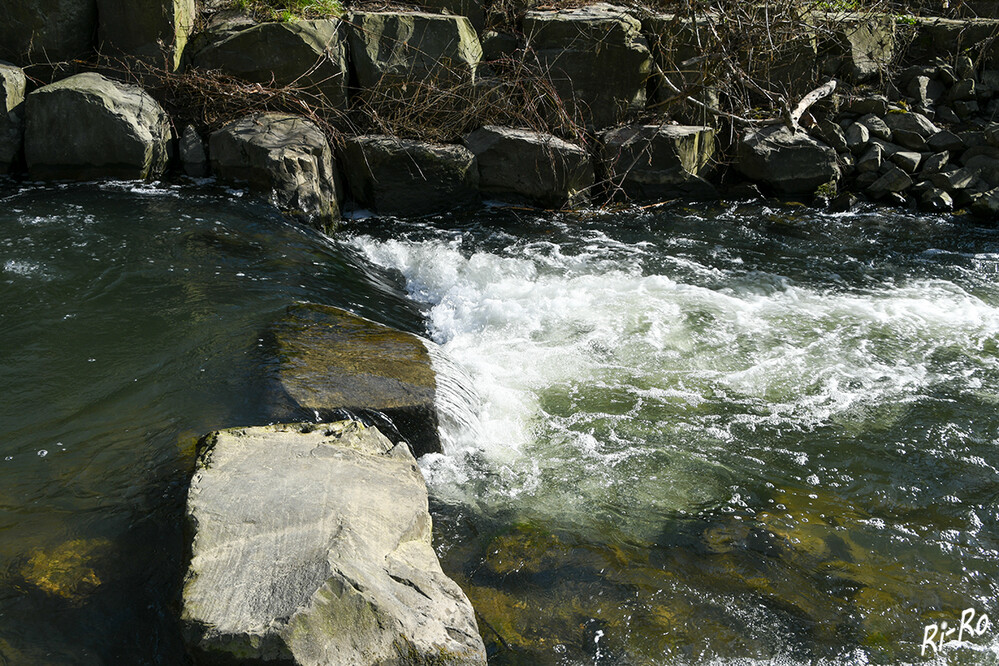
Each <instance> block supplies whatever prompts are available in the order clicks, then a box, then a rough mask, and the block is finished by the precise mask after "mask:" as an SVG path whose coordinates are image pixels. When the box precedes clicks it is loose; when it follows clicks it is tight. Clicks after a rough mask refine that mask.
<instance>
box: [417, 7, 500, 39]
mask: <svg viewBox="0 0 999 666" xmlns="http://www.w3.org/2000/svg"><path fill="white" fill-rule="evenodd" d="M417 4H418V5H419V6H420V8H421V9H425V10H427V11H430V12H443V13H445V14H453V15H454V16H464V17H465V18H467V19H468V21H469V23H471V24H472V27H473V28H475V31H476V32H478V33H481V32H482V29H483V28H485V26H486V8H485V3H484V2H483V0H419V2H418V3H417Z"/></svg>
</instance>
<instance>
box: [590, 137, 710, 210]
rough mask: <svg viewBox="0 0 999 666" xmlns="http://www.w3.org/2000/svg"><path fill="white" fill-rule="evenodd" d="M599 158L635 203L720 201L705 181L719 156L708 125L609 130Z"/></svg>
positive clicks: (612, 179) (618, 187)
mask: <svg viewBox="0 0 999 666" xmlns="http://www.w3.org/2000/svg"><path fill="white" fill-rule="evenodd" d="M601 139H602V141H603V148H602V149H601V151H600V159H601V163H602V166H603V169H604V171H605V173H606V174H607V178H608V179H609V181H610V186H611V187H612V188H614V189H615V191H618V192H623V193H624V195H625V196H627V197H628V198H630V199H633V200H636V201H652V202H655V201H662V200H664V199H669V198H674V197H687V198H690V199H695V200H697V199H715V198H717V196H718V192H717V191H716V190H715V188H714V186H713V185H711V184H710V183H709V182H707V181H706V180H705V179H704V176H705V175H706V174H707V172H708V167H709V164H708V163H709V161H710V160H711V157H712V156H713V155H714V152H715V132H714V130H713V129H711V128H709V127H699V126H683V125H638V126H633V127H622V128H620V129H615V130H611V131H609V132H606V133H604V134H603V135H602V137H601Z"/></svg>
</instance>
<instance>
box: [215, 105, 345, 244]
mask: <svg viewBox="0 0 999 666" xmlns="http://www.w3.org/2000/svg"><path fill="white" fill-rule="evenodd" d="M209 154H210V156H211V165H212V171H213V173H214V174H215V175H216V177H217V178H218V179H219V180H221V181H222V182H226V183H233V184H236V185H246V186H248V187H249V188H250V189H252V190H255V191H257V192H262V193H264V194H269V195H270V197H271V201H272V202H273V203H274V204H275V205H276V206H277V207H278V208H280V209H281V210H283V211H285V212H287V213H289V214H291V215H293V216H296V217H300V218H302V219H304V220H306V221H307V222H310V223H313V224H316V225H318V226H321V227H326V228H329V227H331V226H333V225H334V224H335V223H336V221H337V220H339V219H340V204H339V198H338V196H337V179H336V171H335V167H334V164H333V151H332V150H331V149H330V145H329V142H328V141H327V140H326V136H325V135H324V134H323V132H322V130H320V129H319V128H318V127H316V125H315V124H314V123H312V122H310V121H308V120H306V119H305V118H302V117H301V116H294V115H290V114H284V113H260V114H254V115H250V116H246V117H244V118H241V119H239V120H236V121H233V122H231V123H229V124H228V125H226V126H225V127H223V128H222V129H220V130H218V131H217V132H214V133H213V134H212V135H211V137H210V138H209Z"/></svg>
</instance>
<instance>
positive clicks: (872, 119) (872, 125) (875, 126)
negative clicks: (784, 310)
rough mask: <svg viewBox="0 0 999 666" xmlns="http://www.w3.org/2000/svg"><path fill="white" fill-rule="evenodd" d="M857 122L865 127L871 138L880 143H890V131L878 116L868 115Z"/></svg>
mask: <svg viewBox="0 0 999 666" xmlns="http://www.w3.org/2000/svg"><path fill="white" fill-rule="evenodd" d="M857 122H858V123H860V124H861V125H864V126H865V127H867V129H869V130H870V131H871V136H875V137H877V138H879V139H881V140H882V141H891V130H890V129H889V128H888V125H886V124H885V121H883V120H882V119H881V118H879V117H878V116H875V115H874V114H870V113H869V114H867V115H866V116H863V117H862V118H860V119H859V120H858V121H857Z"/></svg>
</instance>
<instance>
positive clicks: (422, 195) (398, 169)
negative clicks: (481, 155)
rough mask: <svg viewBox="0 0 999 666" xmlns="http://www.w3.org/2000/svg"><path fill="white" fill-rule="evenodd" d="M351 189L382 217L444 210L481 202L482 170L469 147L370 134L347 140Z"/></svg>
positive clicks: (345, 153) (344, 159) (359, 199)
mask: <svg viewBox="0 0 999 666" xmlns="http://www.w3.org/2000/svg"><path fill="white" fill-rule="evenodd" d="M343 155H344V157H343V166H344V171H345V173H346V175H347V182H348V183H349V184H350V191H351V193H352V194H353V196H354V199H356V200H357V201H358V202H359V203H360V204H361V205H364V206H367V207H370V208H371V209H372V210H374V211H375V212H377V213H379V214H381V215H423V214H427V213H439V212H443V211H447V210H451V209H454V208H458V207H461V206H466V205H469V204H472V203H474V202H476V201H477V200H478V187H479V168H478V164H477V163H476V161H475V155H474V154H472V152H471V151H470V150H468V149H467V148H465V147H464V146H442V145H436V144H432V143H426V142H423V141H412V140H409V139H397V138H395V137H391V136H382V135H375V134H368V135H363V136H357V137H352V138H348V139H346V140H345V142H344V151H343Z"/></svg>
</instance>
